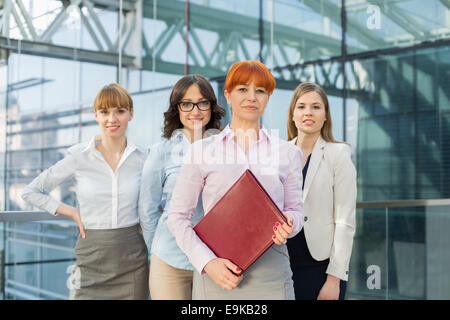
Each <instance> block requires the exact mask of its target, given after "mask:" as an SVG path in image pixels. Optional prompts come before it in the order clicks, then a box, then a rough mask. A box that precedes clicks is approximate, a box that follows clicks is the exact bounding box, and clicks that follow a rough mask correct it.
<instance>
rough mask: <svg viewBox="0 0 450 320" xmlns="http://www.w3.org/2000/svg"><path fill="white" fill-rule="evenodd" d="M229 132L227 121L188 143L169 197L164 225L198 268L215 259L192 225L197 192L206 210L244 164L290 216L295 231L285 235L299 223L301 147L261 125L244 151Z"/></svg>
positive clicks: (301, 205) (217, 198) (301, 206)
mask: <svg viewBox="0 0 450 320" xmlns="http://www.w3.org/2000/svg"><path fill="white" fill-rule="evenodd" d="M233 137H234V132H233V131H232V130H231V129H230V127H229V126H227V127H226V128H225V129H224V130H223V131H222V132H221V133H219V134H217V135H213V136H211V137H209V138H206V139H203V140H199V141H197V142H195V143H193V144H192V145H191V147H190V149H189V152H188V153H187V155H186V156H185V158H184V159H183V165H182V167H181V171H180V174H179V176H178V179H177V183H176V185H175V188H174V190H173V194H172V199H171V201H170V207H169V211H168V220H167V224H168V226H169V229H170V231H171V232H172V234H173V235H174V237H175V239H176V242H177V244H178V246H179V247H180V248H181V249H182V250H183V251H184V253H185V254H186V255H187V257H188V258H189V260H190V262H191V263H192V265H193V266H194V268H195V269H196V270H197V271H198V272H199V273H203V272H204V270H203V268H204V267H205V265H206V264H207V263H208V262H209V261H211V260H213V259H215V258H217V257H216V255H215V254H214V253H213V252H212V251H211V250H210V249H209V248H208V246H206V245H205V244H204V243H203V242H202V241H201V240H200V238H199V237H198V236H197V235H196V233H195V231H194V230H193V227H194V225H193V222H192V219H191V217H192V215H193V214H194V212H195V209H196V207H197V201H198V199H199V195H200V194H201V195H202V197H201V198H200V199H201V200H202V201H203V208H204V211H205V215H206V214H207V213H208V211H209V210H210V209H211V208H212V207H213V206H214V204H215V203H216V202H217V201H218V200H219V199H220V198H221V197H222V196H223V195H224V194H225V193H226V192H227V190H228V189H229V188H230V187H231V186H232V185H233V183H234V182H235V181H236V180H237V179H238V178H239V177H240V176H241V175H242V174H243V173H244V172H245V170H246V169H250V170H251V171H252V173H253V174H254V175H255V176H256V178H257V179H258V181H259V182H260V183H261V184H262V186H263V187H264V189H265V190H266V191H267V193H268V194H269V195H270V197H271V198H272V200H273V201H274V202H275V204H276V205H277V206H278V208H279V209H280V210H281V211H282V212H284V213H288V214H289V215H290V216H291V217H292V219H293V225H294V231H293V232H292V234H291V235H290V236H289V238H292V237H293V236H295V235H296V234H297V233H298V232H299V231H300V230H301V228H302V226H303V202H302V178H303V177H302V167H301V163H302V153H301V151H300V149H299V148H297V147H296V146H294V145H292V144H290V143H288V142H287V141H285V140H282V139H279V138H278V137H276V136H275V135H272V136H270V135H269V134H268V133H267V131H266V130H265V129H264V128H261V129H260V131H259V140H258V141H257V142H256V143H254V144H253V145H251V146H250V147H249V149H248V151H247V154H245V153H244V151H243V150H242V149H241V148H240V147H239V146H238V145H237V144H236V143H235V142H234V139H233ZM224 241H226V239H224Z"/></svg>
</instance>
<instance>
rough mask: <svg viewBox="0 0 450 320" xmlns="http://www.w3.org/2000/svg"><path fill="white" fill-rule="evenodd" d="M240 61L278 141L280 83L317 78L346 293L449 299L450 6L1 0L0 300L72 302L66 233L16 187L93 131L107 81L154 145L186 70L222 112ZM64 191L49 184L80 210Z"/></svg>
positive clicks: (67, 228)
mask: <svg viewBox="0 0 450 320" xmlns="http://www.w3.org/2000/svg"><path fill="white" fill-rule="evenodd" d="M248 59H254V60H260V61H262V62H264V63H265V64H266V65H267V66H268V67H269V68H270V69H271V70H272V72H273V74H274V75H275V77H276V79H277V88H276V90H275V92H274V94H273V96H272V97H271V99H270V101H269V105H268V108H267V109H266V113H265V114H264V117H263V121H262V122H263V124H264V125H265V126H266V127H267V128H269V129H278V132H279V135H280V136H281V137H283V138H286V136H287V134H286V129H285V127H286V116H287V111H288V106H289V102H290V98H291V95H292V91H293V89H294V88H295V87H296V86H297V85H298V84H299V83H301V82H304V81H313V82H316V83H318V84H320V85H322V86H323V87H324V88H325V90H326V91H327V93H328V95H329V96H330V104H331V111H332V117H333V123H334V134H335V137H336V138H337V139H339V140H343V141H347V142H349V143H350V144H351V145H352V149H353V161H354V163H355V165H356V168H357V171H358V181H357V183H358V210H357V230H356V235H355V242H354V247H353V255H352V260H351V266H350V277H349V285H348V292H347V298H348V299H450V275H449V273H448V265H449V263H450V255H449V254H448V248H449V247H450V233H449V232H448V229H450V1H449V0H429V1H422V0H245V1H243V0H186V1H181V0H180V1H178V0H159V1H158V0H0V210H3V211H2V212H1V213H0V299H67V298H68V296H69V286H68V283H67V278H68V276H69V273H68V272H69V269H70V266H71V265H72V264H73V263H74V256H73V248H74V245H75V242H76V237H77V235H78V230H77V228H76V227H75V224H73V223H71V222H70V221H68V220H57V219H51V218H52V217H51V216H50V215H48V214H43V213H39V212H30V211H32V210H34V208H32V207H30V206H29V205H27V204H26V203H24V202H23V201H22V199H21V197H20V194H21V192H22V190H23V187H24V186H25V185H26V184H27V183H29V182H30V181H31V180H32V179H33V178H34V177H36V176H37V175H38V174H39V173H40V172H42V171H43V170H44V169H45V168H48V167H49V166H51V165H52V164H54V163H55V162H56V161H58V160H59V159H61V158H62V157H63V156H64V152H65V150H66V149H67V147H69V146H71V145H73V144H75V143H78V142H81V141H86V140H88V139H89V138H90V137H92V136H93V135H94V134H96V133H98V132H99V130H98V128H97V124H96V122H95V121H94V117H93V111H92V105H93V100H94V98H95V95H96V94H97V92H98V91H99V90H100V89H101V88H102V87H103V86H104V85H105V84H108V83H111V82H119V83H121V84H122V85H124V86H125V87H126V88H127V89H128V91H129V92H130V93H131V94H132V97H133V100H134V102H135V117H134V119H133V122H132V123H131V124H130V127H129V132H128V133H129V137H130V138H131V139H132V140H133V141H134V142H135V143H138V144H141V145H143V146H150V145H151V144H153V143H155V142H157V141H158V140H159V139H160V137H161V129H162V123H163V112H164V111H165V110H166V109H167V107H168V101H169V94H170V91H171V87H172V85H173V84H174V83H175V82H176V81H177V80H178V79H179V78H180V77H181V76H182V75H184V74H187V73H199V74H202V75H204V76H206V77H207V78H208V79H210V80H211V82H212V83H213V85H214V88H215V90H216V93H217V95H218V96H219V101H220V103H221V104H222V105H223V106H226V101H225V99H224V97H223V93H222V92H223V83H224V80H225V75H226V72H227V70H228V68H229V67H230V66H231V65H232V64H233V63H234V62H236V61H240V60H248ZM227 118H228V119H229V113H228V116H227ZM228 119H225V121H224V123H226V122H227V120H228ZM71 186H72V184H71V182H67V183H66V184H64V185H62V186H60V187H58V188H57V189H56V190H54V191H53V193H52V194H53V195H54V196H55V197H58V198H59V199H62V200H63V201H64V202H66V203H68V204H73V205H76V199H75V196H74V193H73V190H72V187H71Z"/></svg>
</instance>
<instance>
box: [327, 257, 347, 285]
mask: <svg viewBox="0 0 450 320" xmlns="http://www.w3.org/2000/svg"><path fill="white" fill-rule="evenodd" d="M326 273H327V274H330V275H332V276H335V277H336V278H339V279H341V280H344V281H348V270H346V269H344V268H339V267H338V266H336V265H334V264H332V263H331V261H330V263H329V264H328V267H327V271H326Z"/></svg>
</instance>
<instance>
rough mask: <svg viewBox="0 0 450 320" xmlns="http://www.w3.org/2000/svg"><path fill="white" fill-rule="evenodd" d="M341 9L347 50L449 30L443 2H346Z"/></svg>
mask: <svg viewBox="0 0 450 320" xmlns="http://www.w3.org/2000/svg"><path fill="white" fill-rule="evenodd" d="M345 9H346V18H347V24H346V27H347V52H348V53H357V52H361V51H368V50H376V49H383V48H392V47H398V46H410V45H414V44H417V43H420V42H424V41H433V40H438V39H444V38H446V37H448V32H449V31H450V19H449V14H450V13H449V8H448V4H446V3H445V1H439V0H430V1H420V0H408V1H404V0H403V1H397V0H387V1H386V0H375V1H373V0H365V1H346V5H345ZM430 17H433V18H431V19H430Z"/></svg>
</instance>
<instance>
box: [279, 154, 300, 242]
mask: <svg viewBox="0 0 450 320" xmlns="http://www.w3.org/2000/svg"><path fill="white" fill-rule="evenodd" d="M293 152H294V155H293V157H292V158H293V159H292V161H290V163H289V167H288V174H287V176H286V179H285V181H284V209H283V212H284V213H287V214H289V215H290V216H291V217H292V219H293V225H294V230H293V232H292V233H291V234H290V235H289V237H288V238H292V237H295V236H296V235H297V234H298V233H299V232H300V230H301V229H302V227H303V201H302V181H303V174H302V167H301V163H302V153H301V152H300V150H299V149H297V148H296V150H295V151H293Z"/></svg>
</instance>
